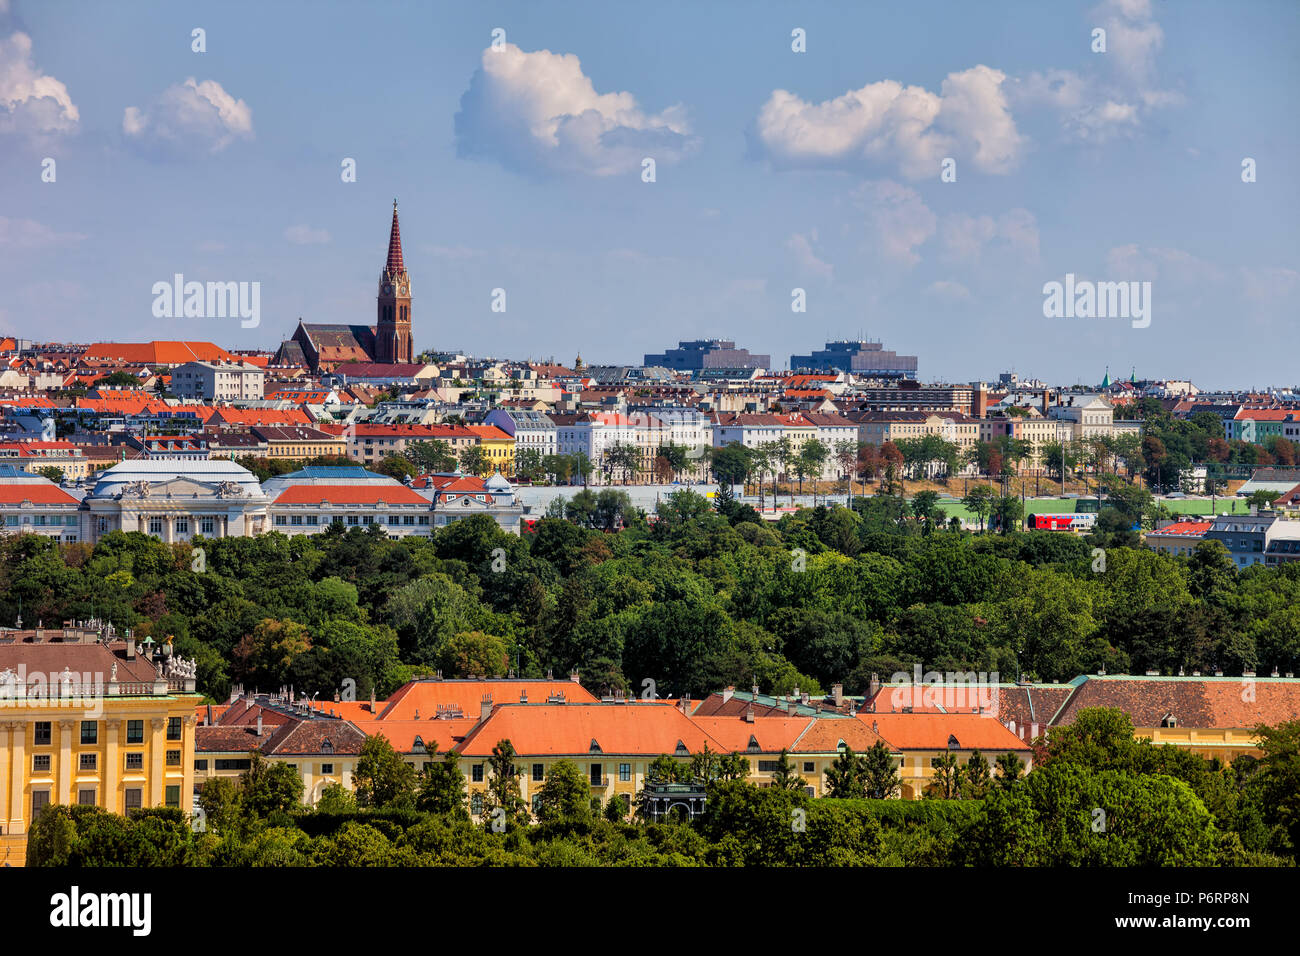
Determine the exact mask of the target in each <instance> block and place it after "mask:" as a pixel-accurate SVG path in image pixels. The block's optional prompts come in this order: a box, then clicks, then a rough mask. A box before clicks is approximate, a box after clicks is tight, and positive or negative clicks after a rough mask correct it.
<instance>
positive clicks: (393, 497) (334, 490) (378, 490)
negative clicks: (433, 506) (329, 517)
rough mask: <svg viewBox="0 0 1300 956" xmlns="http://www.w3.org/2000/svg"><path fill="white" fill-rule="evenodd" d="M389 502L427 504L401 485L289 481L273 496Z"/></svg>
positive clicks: (298, 501) (302, 501) (289, 500)
mask: <svg viewBox="0 0 1300 956" xmlns="http://www.w3.org/2000/svg"><path fill="white" fill-rule="evenodd" d="M381 501H382V502H383V503H384V504H389V505H424V506H425V507H426V508H427V507H428V506H429V499H428V498H426V497H424V495H422V494H419V493H418V492H415V491H412V490H411V489H410V488H407V487H406V486H405V485H381V484H378V483H377V482H369V483H367V484H361V485H341V484H340V485H291V486H289V487H288V488H285V489H284V491H282V492H280V495H279V497H277V498H276V499H275V504H277V505H319V504H322V503H324V502H329V503H330V504H335V505H375V504H378V503H379V502H381Z"/></svg>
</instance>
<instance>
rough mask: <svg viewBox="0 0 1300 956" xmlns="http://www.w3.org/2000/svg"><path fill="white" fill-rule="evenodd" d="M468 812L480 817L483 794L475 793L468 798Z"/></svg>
mask: <svg viewBox="0 0 1300 956" xmlns="http://www.w3.org/2000/svg"><path fill="white" fill-rule="evenodd" d="M469 812H470V813H472V814H474V816H476V817H477V816H481V815H482V813H483V794H481V793H476V794H474V796H472V797H470V798H469Z"/></svg>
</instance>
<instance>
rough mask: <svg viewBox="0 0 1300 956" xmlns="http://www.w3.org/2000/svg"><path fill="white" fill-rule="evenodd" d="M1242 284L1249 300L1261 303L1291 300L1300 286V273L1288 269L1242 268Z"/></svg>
mask: <svg viewBox="0 0 1300 956" xmlns="http://www.w3.org/2000/svg"><path fill="white" fill-rule="evenodd" d="M1241 283H1242V291H1243V292H1244V293H1245V295H1246V297H1247V298H1250V299H1254V300H1256V301H1260V302H1268V301H1273V300H1279V299H1288V300H1289V299H1292V298H1293V297H1294V296H1295V292H1296V288H1297V286H1300V272H1297V271H1296V270H1295V269H1287V268H1273V267H1263V268H1251V267H1242V269H1241Z"/></svg>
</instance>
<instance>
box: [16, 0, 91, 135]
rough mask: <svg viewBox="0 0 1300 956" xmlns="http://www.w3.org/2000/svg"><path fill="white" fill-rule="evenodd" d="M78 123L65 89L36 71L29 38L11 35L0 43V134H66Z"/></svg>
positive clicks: (17, 34) (76, 112)
mask: <svg viewBox="0 0 1300 956" xmlns="http://www.w3.org/2000/svg"><path fill="white" fill-rule="evenodd" d="M0 12H3V11H0ZM80 119H81V114H80V113H79V112H78V111H77V106H76V104H75V103H73V102H72V97H71V96H69V95H68V88H67V87H66V86H64V85H63V84H62V83H61V82H60V81H58V80H56V79H55V78H54V77H52V76H47V75H46V74H44V73H42V72H41V71H40V70H39V69H38V68H37V67H36V63H35V61H34V60H33V59H32V38H31V37H29V36H28V35H27V34H26V33H14V34H12V35H10V36H9V38H8V39H0V133H22V134H27V135H33V136H45V135H51V134H55V133H68V132H71V131H72V130H74V129H76V127H77V123H78V122H79V121H80Z"/></svg>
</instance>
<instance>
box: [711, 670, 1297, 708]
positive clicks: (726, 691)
mask: <svg viewBox="0 0 1300 956" xmlns="http://www.w3.org/2000/svg"><path fill="white" fill-rule="evenodd" d="M1275 676H1276V675H1275ZM735 693H736V688H735V687H734V686H731V687H724V688H722V702H723V703H724V704H725V703H726V702H727V701H729V700H731V698H732V696H733V695H734V694H735Z"/></svg>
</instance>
